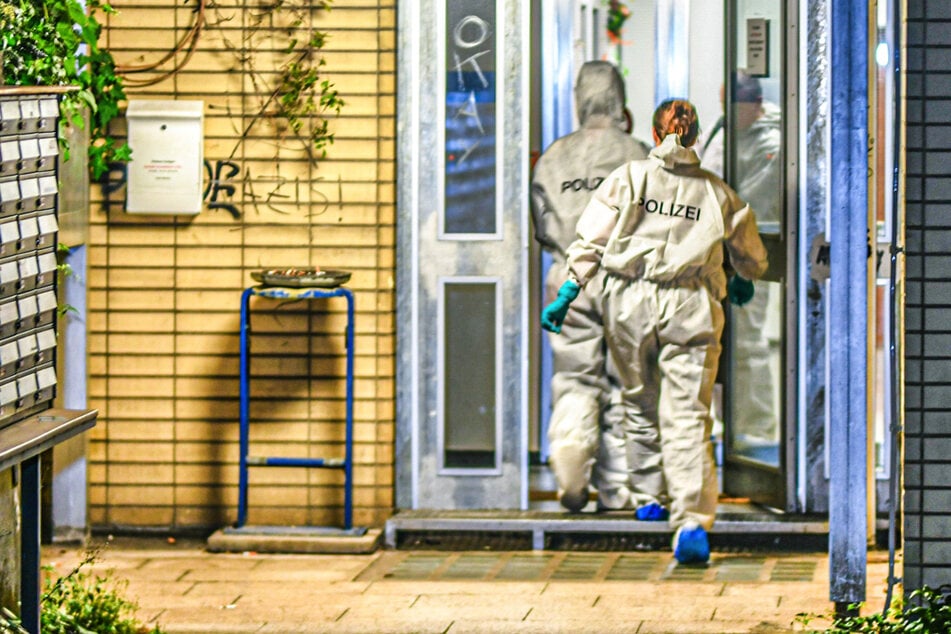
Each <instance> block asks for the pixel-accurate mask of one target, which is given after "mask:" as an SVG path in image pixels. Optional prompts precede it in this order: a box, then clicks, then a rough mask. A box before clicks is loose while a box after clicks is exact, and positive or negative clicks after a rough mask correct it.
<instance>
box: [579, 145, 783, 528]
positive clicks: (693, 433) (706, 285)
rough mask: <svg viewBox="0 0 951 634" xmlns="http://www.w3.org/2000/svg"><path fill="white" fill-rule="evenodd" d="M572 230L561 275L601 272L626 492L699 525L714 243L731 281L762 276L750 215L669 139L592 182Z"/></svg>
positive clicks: (722, 287) (716, 292) (706, 452)
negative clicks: (621, 412)
mask: <svg viewBox="0 0 951 634" xmlns="http://www.w3.org/2000/svg"><path fill="white" fill-rule="evenodd" d="M577 231H578V238H577V240H575V242H574V243H572V245H571V246H570V247H569V249H568V267H569V269H570V271H571V276H572V278H573V279H575V281H576V282H577V283H578V284H579V285H580V286H582V287H584V286H585V285H586V284H589V283H591V281H592V280H593V279H594V278H595V276H596V275H597V274H598V271H599V269H603V271H604V273H605V278H604V283H603V289H602V290H601V291H600V293H601V302H602V310H603V314H604V332H605V339H606V341H607V344H608V353H609V355H610V357H611V358H612V360H613V362H614V366H615V367H616V368H617V369H618V375H619V378H620V381H621V396H622V402H623V404H624V408H625V419H624V433H625V438H626V440H627V446H628V451H629V455H628V460H629V463H630V465H631V466H632V469H633V471H634V474H635V477H634V478H633V480H632V485H633V486H634V487H636V489H637V490H636V491H635V494H637V495H639V496H647V497H653V498H654V499H655V501H657V502H659V503H664V502H665V501H666V500H665V499H664V498H665V494H666V497H668V498H669V506H670V524H671V526H672V527H674V528H675V529H676V528H678V527H680V526H682V525H684V524H685V523H686V522H687V521H689V520H693V521H696V522H697V523H699V524H700V525H701V526H703V527H704V528H705V529H707V530H709V529H710V527H711V526H712V525H713V520H714V514H715V512H716V503H717V480H716V468H715V464H714V457H713V446H712V444H711V442H710V432H711V427H712V419H711V417H710V402H711V399H712V392H713V384H714V381H715V379H716V373H717V363H718V360H719V356H720V335H721V334H722V330H723V307H722V306H721V304H720V301H721V300H722V299H723V297H724V296H725V295H726V274H725V273H724V271H723V245H724V244H725V245H726V248H727V251H728V252H729V256H730V262H731V263H732V265H733V267H734V268H735V269H736V271H737V272H738V273H739V274H740V275H742V276H743V277H745V278H747V279H755V278H758V277H759V276H760V275H762V274H763V273H764V272H765V271H766V265H767V262H766V250H765V248H764V246H763V243H762V241H761V240H760V237H759V233H758V231H757V226H756V218H755V215H754V212H753V210H752V208H751V207H750V206H749V205H747V204H746V203H744V202H743V201H742V200H741V199H740V198H739V197H738V196H737V195H736V193H735V192H734V191H733V190H732V189H731V188H730V187H729V186H728V185H726V183H724V182H723V181H722V180H721V179H720V178H718V177H717V176H715V175H714V174H711V173H710V172H708V171H706V170H703V169H700V159H699V158H698V157H697V154H696V153H695V152H694V151H693V150H692V149H687V148H684V147H682V146H681V145H680V138H679V137H678V136H677V135H675V134H671V135H667V137H666V138H665V139H664V141H663V143H662V144H661V145H659V146H658V147H655V148H654V149H653V150H651V153H650V157H649V158H648V159H646V160H641V161H632V162H630V163H628V164H626V165H624V166H622V167H620V168H619V169H617V170H615V171H614V172H613V173H612V174H611V175H610V176H609V177H608V178H607V179H606V180H605V181H604V183H602V184H601V186H600V187H599V188H598V190H597V191H596V192H595V194H594V196H593V197H592V199H591V202H590V203H588V206H587V207H586V208H585V211H584V214H583V215H582V217H581V220H580V221H579V222H578V227H577ZM568 313H569V314H570V313H571V311H570V310H569V311H568Z"/></svg>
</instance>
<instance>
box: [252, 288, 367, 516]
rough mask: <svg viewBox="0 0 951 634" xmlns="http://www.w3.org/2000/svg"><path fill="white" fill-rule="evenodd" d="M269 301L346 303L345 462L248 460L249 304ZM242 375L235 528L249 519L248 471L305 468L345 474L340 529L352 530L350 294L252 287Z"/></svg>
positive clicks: (305, 289) (338, 460)
mask: <svg viewBox="0 0 951 634" xmlns="http://www.w3.org/2000/svg"><path fill="white" fill-rule="evenodd" d="M254 295H256V296H258V297H267V298H270V299H285V300H286V299H294V300H296V299H325V298H330V297H345V298H346V299H347V335H346V336H347V423H346V427H347V428H346V450H345V454H344V458H342V459H340V458H276V457H260V456H249V455H248V448H249V444H250V443H249V438H248V436H249V427H250V422H249V420H248V419H249V411H250V402H251V395H250V389H249V384H250V380H249V378H250V362H249V359H250V355H249V336H248V335H249V333H250V330H251V322H250V310H249V303H250V300H251V297H252V296H254ZM240 346H241V361H240V363H241V374H240V382H241V384H240V409H239V414H238V415H239V418H240V434H241V438H240V457H239V471H238V521H237V522H236V523H235V528H242V527H243V526H244V525H245V523H246V522H247V519H248V467H307V468H317V469H342V470H343V472H344V500H343V524H344V525H343V528H344V530H350V529H351V528H352V526H353V293H352V292H351V291H350V290H349V289H347V288H342V287H338V288H334V289H323V288H310V287H305V288H288V287H284V286H252V287H250V288H247V289H245V291H244V292H243V293H242V295H241V333H240Z"/></svg>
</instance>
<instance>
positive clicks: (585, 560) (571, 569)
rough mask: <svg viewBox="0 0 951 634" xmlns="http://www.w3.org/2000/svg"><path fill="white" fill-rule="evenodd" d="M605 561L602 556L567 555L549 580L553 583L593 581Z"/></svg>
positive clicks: (605, 558)
mask: <svg viewBox="0 0 951 634" xmlns="http://www.w3.org/2000/svg"><path fill="white" fill-rule="evenodd" d="M606 561H607V557H605V556H604V555H588V554H579V553H569V554H567V555H566V556H565V558H564V559H563V560H562V561H561V563H560V564H559V565H558V567H557V568H555V570H554V571H553V572H552V574H551V577H550V578H551V579H553V580H555V581H565V580H569V579H570V580H588V579H595V578H597V576H598V572H600V571H601V568H603V567H604V565H605V563H606Z"/></svg>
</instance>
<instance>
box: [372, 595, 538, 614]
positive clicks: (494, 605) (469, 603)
mask: <svg viewBox="0 0 951 634" xmlns="http://www.w3.org/2000/svg"><path fill="white" fill-rule="evenodd" d="M356 609H359V608H356ZM411 610H413V611H423V610H425V612H426V613H427V614H433V613H439V612H445V613H446V614H447V615H450V616H451V615H453V614H455V615H458V616H459V618H469V619H471V618H497V619H524V618H525V616H526V615H527V614H528V613H529V612H531V611H532V606H531V605H530V604H527V603H524V602H523V601H515V600H513V601H499V600H493V599H492V598H490V597H478V596H472V595H467V596H462V597H460V596H446V595H422V596H421V597H419V600H418V601H416V602H415V603H413V605H412V607H411Z"/></svg>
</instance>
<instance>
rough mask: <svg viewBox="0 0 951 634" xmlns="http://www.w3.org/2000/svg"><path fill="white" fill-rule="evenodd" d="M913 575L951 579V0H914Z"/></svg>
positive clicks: (908, 380) (912, 583)
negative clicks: (949, 259)
mask: <svg viewBox="0 0 951 634" xmlns="http://www.w3.org/2000/svg"><path fill="white" fill-rule="evenodd" d="M907 10H908V22H907V52H908V59H907V88H906V98H907V112H906V116H907V126H906V133H907V151H906V163H907V175H906V180H905V184H906V198H907V203H906V216H907V218H906V241H907V298H906V351H905V373H906V375H905V399H906V404H905V457H904V458H905V469H904V475H905V497H904V510H905V522H904V571H903V572H904V581H905V586H906V589H911V588H916V587H920V586H921V585H924V584H927V585H929V586H931V587H933V588H937V587H938V586H940V585H942V584H946V583H951V541H949V537H951V282H949V281H948V280H949V271H951V269H949V266H948V258H949V256H951V161H949V158H951V3H948V2H946V1H943V0H908V4H907Z"/></svg>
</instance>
